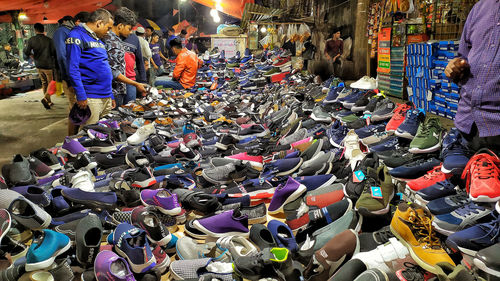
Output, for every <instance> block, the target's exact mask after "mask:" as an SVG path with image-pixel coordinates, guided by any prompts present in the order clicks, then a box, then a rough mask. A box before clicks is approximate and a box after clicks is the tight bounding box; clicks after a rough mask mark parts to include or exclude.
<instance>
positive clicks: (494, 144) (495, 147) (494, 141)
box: [461, 123, 500, 155]
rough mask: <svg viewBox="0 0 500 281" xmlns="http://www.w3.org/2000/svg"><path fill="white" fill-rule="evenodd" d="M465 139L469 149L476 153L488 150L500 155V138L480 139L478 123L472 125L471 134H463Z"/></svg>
mask: <svg viewBox="0 0 500 281" xmlns="http://www.w3.org/2000/svg"><path fill="white" fill-rule="evenodd" d="M461 134H462V136H463V137H464V139H465V140H466V141H467V143H468V146H469V149H470V150H471V151H472V152H473V153H476V152H477V151H478V150H480V149H481V148H487V149H490V150H491V151H493V152H494V153H495V154H496V155H500V136H493V137H480V136H479V130H478V129H477V126H476V123H474V124H472V129H471V130H470V133H468V134H466V133H464V132H461Z"/></svg>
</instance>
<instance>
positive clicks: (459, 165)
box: [441, 128, 471, 174]
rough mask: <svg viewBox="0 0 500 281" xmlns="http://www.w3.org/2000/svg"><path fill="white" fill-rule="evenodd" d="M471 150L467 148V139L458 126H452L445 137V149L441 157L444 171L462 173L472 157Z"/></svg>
mask: <svg viewBox="0 0 500 281" xmlns="http://www.w3.org/2000/svg"><path fill="white" fill-rule="evenodd" d="M470 156H471V154H470V151H469V149H468V148H467V144H466V140H465V139H463V137H462V134H460V131H458V129H457V128H451V129H450V131H449V132H448V134H447V135H446V136H445V137H444V139H443V149H442V151H441V158H442V159H443V166H442V167H441V170H442V171H443V173H453V174H462V172H463V170H464V168H465V166H467V163H468V162H469V159H470Z"/></svg>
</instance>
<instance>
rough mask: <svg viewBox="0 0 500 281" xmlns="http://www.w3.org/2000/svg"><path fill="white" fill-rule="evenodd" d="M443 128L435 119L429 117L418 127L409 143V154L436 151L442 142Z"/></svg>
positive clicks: (437, 119)
mask: <svg viewBox="0 0 500 281" xmlns="http://www.w3.org/2000/svg"><path fill="white" fill-rule="evenodd" d="M444 132H445V130H444V128H443V127H442V126H441V122H440V121H439V118H437V117H429V118H427V120H425V122H423V123H421V124H420V126H418V130H417V134H416V135H415V138H414V139H413V140H412V142H411V143H410V149H409V151H410V152H411V153H430V152H434V151H438V150H439V149H440V148H441V143H442V141H443V133H444Z"/></svg>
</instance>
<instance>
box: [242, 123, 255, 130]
mask: <svg viewBox="0 0 500 281" xmlns="http://www.w3.org/2000/svg"><path fill="white" fill-rule="evenodd" d="M253 125H258V124H255V123H251V124H241V125H240V127H241V128H242V129H246V128H250V127H252V126H253Z"/></svg>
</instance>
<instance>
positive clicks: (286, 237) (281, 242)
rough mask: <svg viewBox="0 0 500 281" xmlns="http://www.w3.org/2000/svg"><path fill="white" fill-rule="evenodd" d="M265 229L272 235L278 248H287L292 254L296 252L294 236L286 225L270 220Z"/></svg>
mask: <svg viewBox="0 0 500 281" xmlns="http://www.w3.org/2000/svg"><path fill="white" fill-rule="evenodd" d="M267 229H269V231H270V232H271V234H272V235H273V237H274V240H275V241H276V244H278V247H282V248H287V249H288V250H290V251H292V252H295V251H297V250H298V245H297V241H295V236H294V235H293V232H292V230H291V229H290V227H288V225H286V224H284V223H282V222H281V221H278V220H271V221H270V222H269V223H268V224H267Z"/></svg>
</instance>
